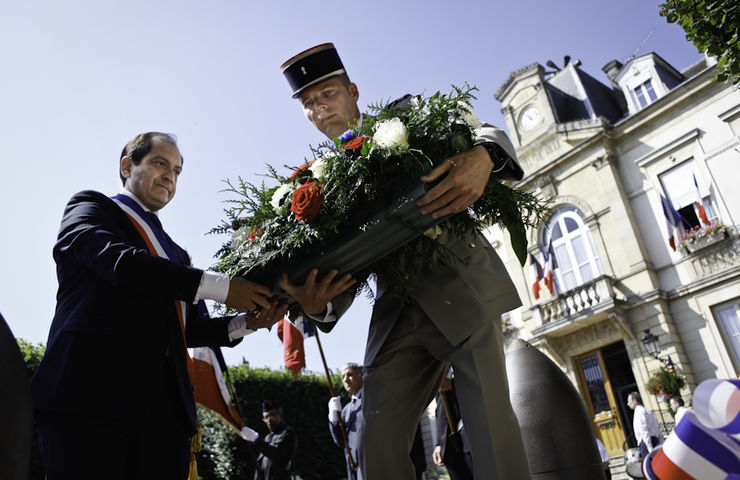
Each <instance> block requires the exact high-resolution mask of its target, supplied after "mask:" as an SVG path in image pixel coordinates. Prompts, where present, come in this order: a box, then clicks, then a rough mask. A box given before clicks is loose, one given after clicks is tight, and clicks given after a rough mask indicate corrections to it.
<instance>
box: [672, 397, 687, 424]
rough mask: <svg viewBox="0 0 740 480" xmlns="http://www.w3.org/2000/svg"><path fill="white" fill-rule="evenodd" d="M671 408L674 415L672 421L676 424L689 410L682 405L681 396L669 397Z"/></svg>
mask: <svg viewBox="0 0 740 480" xmlns="http://www.w3.org/2000/svg"><path fill="white" fill-rule="evenodd" d="M670 403H671V410H673V413H674V416H673V421H674V423H675V424H676V425H678V422H680V421H681V419H682V418H683V416H684V415H686V412H688V411H689V409H688V408H686V407H685V406H684V401H683V398H681V397H671V401H670Z"/></svg>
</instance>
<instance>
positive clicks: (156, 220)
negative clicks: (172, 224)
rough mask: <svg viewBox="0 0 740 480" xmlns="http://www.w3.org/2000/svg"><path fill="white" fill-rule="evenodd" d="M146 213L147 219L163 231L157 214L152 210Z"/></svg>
mask: <svg viewBox="0 0 740 480" xmlns="http://www.w3.org/2000/svg"><path fill="white" fill-rule="evenodd" d="M146 214H147V216H148V217H149V219H150V220H152V221H153V222H154V224H155V225H156V226H157V228H159V229H160V230H162V231H163V232H164V228H162V222H160V221H159V217H158V216H157V214H156V213H154V212H146Z"/></svg>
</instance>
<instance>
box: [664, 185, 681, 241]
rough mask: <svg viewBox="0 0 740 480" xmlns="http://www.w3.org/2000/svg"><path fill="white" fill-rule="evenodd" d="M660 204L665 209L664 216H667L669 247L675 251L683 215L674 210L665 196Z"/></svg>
mask: <svg viewBox="0 0 740 480" xmlns="http://www.w3.org/2000/svg"><path fill="white" fill-rule="evenodd" d="M660 204H661V206H662V207H663V215H665V221H666V228H667V229H668V245H670V246H671V248H672V249H673V250H674V251H675V250H676V238H678V237H679V228H680V227H681V219H682V217H681V214H680V213H678V212H677V211H676V209H675V208H673V205H671V202H669V201H668V199H667V198H665V197H664V196H663V195H661V196H660Z"/></svg>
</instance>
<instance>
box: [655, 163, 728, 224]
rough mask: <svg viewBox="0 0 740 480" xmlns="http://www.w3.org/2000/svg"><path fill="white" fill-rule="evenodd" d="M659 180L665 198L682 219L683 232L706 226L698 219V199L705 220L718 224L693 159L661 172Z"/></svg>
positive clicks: (710, 199)
mask: <svg viewBox="0 0 740 480" xmlns="http://www.w3.org/2000/svg"><path fill="white" fill-rule="evenodd" d="M694 178H696V184H694ZM659 179H660V183H661V185H662V187H663V191H664V192H665V196H666V198H667V199H668V201H669V202H671V204H672V205H673V208H675V209H676V210H677V211H678V213H680V214H681V216H682V217H683V219H684V225H683V227H684V230H686V231H688V230H691V229H693V228H694V227H699V228H702V227H705V226H706V225H705V224H704V222H703V221H702V220H701V218H700V212H699V204H698V201H699V198H701V206H702V207H703V208H704V212H705V214H706V217H707V220H708V221H709V222H710V223H719V218H718V216H717V210H716V209H715V206H714V202H713V201H712V196H711V195H710V191H709V186H708V185H707V184H706V182H705V181H704V179H703V177H702V176H701V175H700V174H699V173H697V169H696V164H695V161H694V160H693V159H689V160H687V161H685V162H683V163H681V164H680V165H677V166H676V167H673V168H671V169H670V170H668V171H666V172H663V173H662V174H660V176H659Z"/></svg>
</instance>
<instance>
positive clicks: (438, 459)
mask: <svg viewBox="0 0 740 480" xmlns="http://www.w3.org/2000/svg"><path fill="white" fill-rule="evenodd" d="M432 460H434V464H435V465H439V466H440V467H443V466H444V462H443V461H442V447H441V446H439V445H437V446H436V447H434V451H433V452H432Z"/></svg>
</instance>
